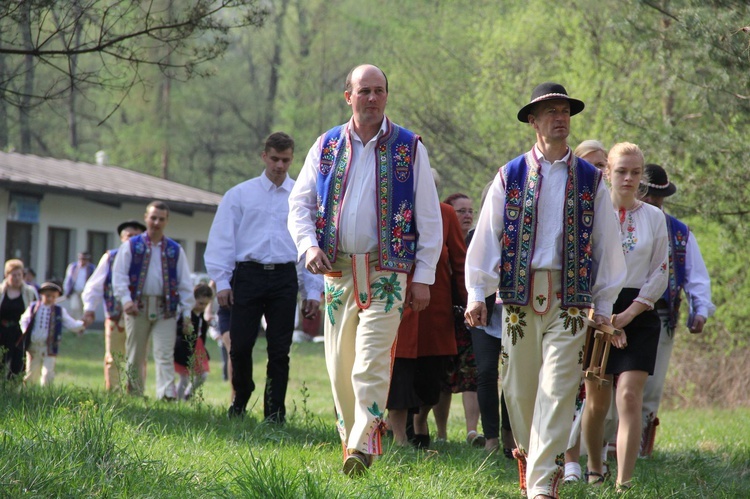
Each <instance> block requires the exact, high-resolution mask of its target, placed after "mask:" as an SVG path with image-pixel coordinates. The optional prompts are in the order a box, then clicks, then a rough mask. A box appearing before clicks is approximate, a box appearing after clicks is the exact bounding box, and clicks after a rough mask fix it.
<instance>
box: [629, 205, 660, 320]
mask: <svg viewBox="0 0 750 499" xmlns="http://www.w3.org/2000/svg"><path fill="white" fill-rule="evenodd" d="M616 214H617V216H618V217H619V219H620V234H621V238H622V250H623V252H624V253H625V263H626V264H627V266H628V277H627V279H625V283H624V284H623V287H624V288H635V289H640V290H641V291H640V293H639V294H638V298H636V299H635V301H637V302H640V303H643V304H644V305H646V306H648V308H649V309H652V308H654V303H656V301H657V300H658V299H659V298H661V297H662V295H663V294H664V290H666V289H667V284H668V283H669V272H668V268H669V253H668V252H669V237H668V236H667V225H666V224H665V223H664V213H662V212H661V210H660V209H659V208H656V207H655V206H651V205H650V204H646V203H644V202H642V201H638V203H637V205H636V206H635V208H634V209H632V210H624V211H622V213H616Z"/></svg>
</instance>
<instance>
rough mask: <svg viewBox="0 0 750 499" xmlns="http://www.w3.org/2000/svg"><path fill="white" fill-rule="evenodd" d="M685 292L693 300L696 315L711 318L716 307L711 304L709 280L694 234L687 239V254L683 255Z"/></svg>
mask: <svg viewBox="0 0 750 499" xmlns="http://www.w3.org/2000/svg"><path fill="white" fill-rule="evenodd" d="M685 292H686V293H687V294H688V295H690V299H691V300H693V307H694V309H695V313H696V314H697V315H702V316H703V317H711V316H712V315H713V314H714V312H715V311H716V306H715V305H714V304H713V303H711V279H710V278H709V276H708V269H707V268H706V264H705V262H704V261H703V255H701V250H700V248H699V247H698V242H697V241H696V240H695V234H693V233H692V232H691V233H690V237H688V245H687V252H686V254H685Z"/></svg>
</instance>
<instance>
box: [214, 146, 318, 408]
mask: <svg viewBox="0 0 750 499" xmlns="http://www.w3.org/2000/svg"><path fill="white" fill-rule="evenodd" d="M293 158H294V140H292V138H291V137H290V136H289V135H287V134H285V133H283V132H276V133H273V134H271V135H270V136H269V137H268V138H267V139H266V143H265V146H264V149H263V152H262V153H261V159H262V160H263V163H264V164H265V171H264V172H263V173H262V174H261V175H260V176H258V177H255V178H252V179H250V180H247V181H245V182H242V183H241V184H239V185H236V186H234V187H232V188H231V189H229V190H228V191H227V193H226V194H225V195H224V198H223V199H222V200H221V203H220V204H219V208H218V210H217V211H216V216H215V217H214V221H213V224H212V225H211V231H210V232H209V235H208V244H207V246H206V253H205V255H204V260H205V262H206V269H207V271H208V275H209V276H210V277H211V279H212V280H213V281H214V282H215V283H216V290H217V298H218V301H219V305H220V306H221V307H231V310H232V313H231V321H230V326H229V337H230V340H231V341H230V344H231V348H230V350H229V355H230V358H231V359H232V387H233V388H234V399H233V400H232V405H231V406H230V407H229V417H236V416H243V415H244V414H245V411H246V408H247V402H248V400H250V396H251V395H252V393H253V391H254V390H255V383H254V382H253V347H254V346H255V341H256V340H257V338H258V329H259V327H260V320H261V317H263V316H264V315H265V317H266V324H267V327H266V342H267V350H268V363H267V365H266V385H265V391H264V403H263V413H264V417H265V419H266V420H267V421H269V422H274V423H283V422H284V420H285V417H286V406H285V404H284V399H285V398H286V389H287V384H288V381H289V349H290V348H291V345H292V334H293V333H294V316H295V310H296V307H297V292H298V288H299V290H302V293H303V296H304V297H305V299H304V301H303V304H302V309H303V310H302V313H303V314H304V315H305V316H306V317H314V316H315V315H316V314H317V312H318V307H319V305H320V297H321V295H322V293H323V280H322V279H321V278H320V276H314V275H312V274H310V273H309V272H308V271H307V270H305V269H304V267H301V268H300V269H299V272H298V270H297V261H298V258H297V251H296V248H295V247H294V242H293V241H292V237H291V236H290V235H289V230H288V229H287V227H286V221H287V217H288V214H289V202H288V201H289V193H290V192H291V190H292V187H293V186H294V180H292V179H291V178H289V176H288V175H287V172H288V171H289V166H290V165H291V163H292V159H293Z"/></svg>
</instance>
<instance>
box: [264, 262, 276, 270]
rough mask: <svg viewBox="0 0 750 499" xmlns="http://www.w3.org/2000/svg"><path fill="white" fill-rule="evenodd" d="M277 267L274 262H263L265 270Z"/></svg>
mask: <svg viewBox="0 0 750 499" xmlns="http://www.w3.org/2000/svg"><path fill="white" fill-rule="evenodd" d="M275 268H276V264H274V263H264V264H263V270H273V269H275Z"/></svg>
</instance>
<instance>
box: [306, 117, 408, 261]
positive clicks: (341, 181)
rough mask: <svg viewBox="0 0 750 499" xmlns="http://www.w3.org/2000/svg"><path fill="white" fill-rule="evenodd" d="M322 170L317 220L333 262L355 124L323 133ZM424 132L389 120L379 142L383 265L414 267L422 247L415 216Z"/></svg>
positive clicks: (319, 234) (322, 244)
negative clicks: (417, 169) (416, 173)
mask: <svg viewBox="0 0 750 499" xmlns="http://www.w3.org/2000/svg"><path fill="white" fill-rule="evenodd" d="M322 140H323V146H322V148H321V153H320V168H319V169H318V180H317V190H318V212H317V217H316V221H315V227H316V235H317V239H318V246H320V248H321V249H322V250H323V251H324V252H325V254H326V256H327V257H328V259H329V260H330V261H331V262H335V261H336V253H337V251H338V226H339V217H340V215H341V201H342V200H343V198H344V192H345V191H346V181H347V176H348V174H349V166H350V164H351V150H352V148H351V132H350V130H349V125H348V124H344V125H340V126H337V127H335V128H332V129H331V130H329V131H328V132H326V133H325V134H324V135H323V139H322ZM419 140H421V139H420V137H419V135H416V134H415V133H413V132H411V131H409V130H407V129H406V128H402V127H400V126H398V125H396V124H394V123H392V122H391V121H390V120H387V130H386V132H385V133H384V134H383V136H382V137H380V138H379V139H378V142H377V145H376V147H375V167H376V171H374V172H373V175H375V176H376V181H377V186H378V196H377V206H375V207H373V208H374V209H376V210H377V211H378V214H379V222H378V260H379V263H380V267H381V268H382V269H384V270H385V269H388V270H393V271H396V272H410V271H411V269H412V267H413V265H414V259H415V252H416V246H417V231H416V220H415V219H414V174H413V173H414V171H413V168H414V161H415V160H416V155H417V141H419Z"/></svg>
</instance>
